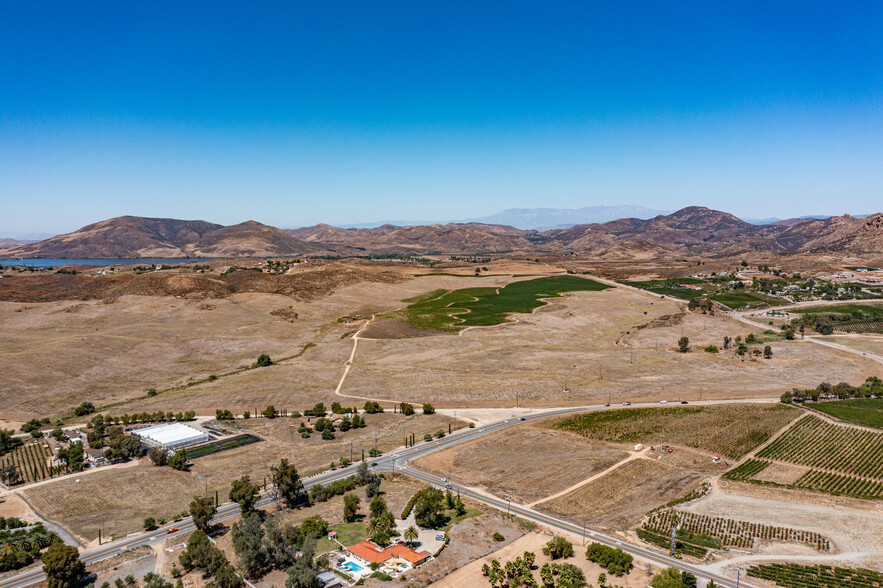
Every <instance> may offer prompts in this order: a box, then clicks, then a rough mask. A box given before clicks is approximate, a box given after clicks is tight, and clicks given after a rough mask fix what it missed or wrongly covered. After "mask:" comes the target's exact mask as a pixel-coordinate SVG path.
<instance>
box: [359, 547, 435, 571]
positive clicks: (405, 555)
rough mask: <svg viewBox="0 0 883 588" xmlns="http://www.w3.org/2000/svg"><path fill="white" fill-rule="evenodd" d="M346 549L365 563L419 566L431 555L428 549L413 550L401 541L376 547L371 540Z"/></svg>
mask: <svg viewBox="0 0 883 588" xmlns="http://www.w3.org/2000/svg"><path fill="white" fill-rule="evenodd" d="M346 550H347V551H348V552H349V553H350V555H352V556H353V557H354V558H356V559H358V560H359V561H361V562H364V563H365V564H367V565H369V566H370V565H371V564H378V565H379V564H385V563H388V562H389V563H404V564H407V565H410V566H419V565H420V564H422V563H423V562H425V561H426V560H427V559H429V558H430V557H431V554H430V553H429V552H428V551H420V552H417V551H414V550H413V549H410V548H409V547H405V546H404V545H402V544H401V543H396V544H395V545H390V546H389V547H387V548H386V549H383V548H381V547H378V546H377V545H375V544H374V543H373V542H371V541H362V542H361V543H356V544H355V545H353V546H352V547H347V548H346Z"/></svg>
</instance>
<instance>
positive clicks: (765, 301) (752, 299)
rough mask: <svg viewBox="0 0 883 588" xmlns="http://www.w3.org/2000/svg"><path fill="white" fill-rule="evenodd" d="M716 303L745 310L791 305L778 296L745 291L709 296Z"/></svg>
mask: <svg viewBox="0 0 883 588" xmlns="http://www.w3.org/2000/svg"><path fill="white" fill-rule="evenodd" d="M709 298H711V299H712V300H714V301H715V302H720V303H721V304H723V305H724V306H729V307H730V308H732V309H738V308H743V307H745V306H781V305H783V304H790V302H789V301H788V300H785V299H784V298H779V297H778V296H768V295H766V294H763V293H761V292H745V291H727V292H720V293H718V294H712V295H711V296H709Z"/></svg>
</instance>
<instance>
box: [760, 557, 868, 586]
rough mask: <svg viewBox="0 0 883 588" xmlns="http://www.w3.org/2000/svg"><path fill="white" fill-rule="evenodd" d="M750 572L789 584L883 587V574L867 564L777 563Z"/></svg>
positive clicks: (762, 565)
mask: <svg viewBox="0 0 883 588" xmlns="http://www.w3.org/2000/svg"><path fill="white" fill-rule="evenodd" d="M748 575H749V576H753V577H755V578H761V579H762V580H767V581H770V582H775V583H776V584H778V585H779V586H785V587H786V588H883V574H881V573H880V572H875V571H874V570H868V569H865V568H839V567H833V566H825V565H814V566H804V565H800V564H794V563H774V564H761V565H756V566H751V567H750V568H748Z"/></svg>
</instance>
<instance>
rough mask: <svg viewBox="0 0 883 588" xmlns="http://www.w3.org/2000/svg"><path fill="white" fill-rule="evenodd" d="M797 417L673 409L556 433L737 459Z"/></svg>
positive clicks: (593, 419)
mask: <svg viewBox="0 0 883 588" xmlns="http://www.w3.org/2000/svg"><path fill="white" fill-rule="evenodd" d="M796 414H797V413H796V412H795V411H794V410H793V409H790V408H789V407H786V406H785V405H781V404H745V405H726V406H672V407H664V408H662V407H660V408H632V409H617V410H609V411H598V412H591V413H586V414H580V415H575V416H572V417H569V418H566V419H564V420H561V421H559V422H557V423H555V424H554V425H552V426H554V427H556V428H558V429H563V430H566V431H572V432H574V433H579V434H580V435H583V436H585V437H589V438H592V439H601V440H605V441H616V442H621V443H639V442H640V443H654V442H658V441H659V435H660V434H664V436H665V442H666V443H672V444H674V445H683V446H686V447H694V448H696V449H701V450H704V451H708V452H711V453H717V454H720V455H723V456H726V457H729V458H732V459H737V458H739V457H741V456H742V455H744V454H745V453H747V452H748V451H750V450H752V449H753V448H755V447H757V446H758V445H760V444H761V443H763V442H764V441H766V440H767V439H769V438H770V437H771V436H772V435H773V433H775V432H776V431H777V430H779V429H780V428H782V427H783V426H785V425H786V424H787V423H788V422H789V421H790V420H791V419H793V418H794V417H795V415H796Z"/></svg>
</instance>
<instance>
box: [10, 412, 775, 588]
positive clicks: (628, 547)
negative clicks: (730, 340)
mask: <svg viewBox="0 0 883 588" xmlns="http://www.w3.org/2000/svg"><path fill="white" fill-rule="evenodd" d="M777 401H778V399H776V398H764V399H746V400H743V399H737V400H706V401H701V402H692V403H691V404H694V405H696V404H698V405H710V404H739V403H746V402H777ZM632 406H633V407H635V408H638V407H649V406H659V404H658V403H636V404H634V405H632ZM617 407H619V405H614V406H612V407H610V408H617ZM607 408H608V407H607V406H604V405H597V406H582V407H573V408H561V409H553V410H544V411H538V412H536V413H532V414H526V415H522V416H517V417H516V416H513V417H510V418H507V419H503V420H500V421H497V422H495V423H491V424H489V425H485V426H483V427H476V428H474V429H460V430H459V431H456V432H454V433H453V434H451V435H448V436H446V437H444V438H442V439H438V440H433V441H432V442H421V443H419V444H418V445H415V446H414V447H409V448H401V449H399V450H397V451H395V452H392V453H389V454H386V455H383V456H380V457H377V458H374V459H371V460H370V461H369V463H370V464H371V466H372V468H373V469H374V470H375V471H378V472H395V473H399V474H404V475H407V476H411V477H413V478H416V479H418V480H421V481H424V482H426V483H428V484H432V485H434V486H436V487H440V488H441V487H444V485H445V482H444V481H443V480H442V479H441V478H438V477H436V476H433V475H430V474H427V473H425V472H421V471H419V470H417V469H415V468H412V467H410V466H409V465H408V461H409V460H412V459H417V458H419V457H421V456H423V455H426V454H429V453H432V452H434V451H439V450H440V449H444V448H447V447H451V446H453V445H457V444H460V443H465V442H468V441H473V440H475V439H478V438H480V437H483V436H485V435H488V434H490V433H493V432H496V431H500V430H503V429H507V428H509V427H514V426H517V425H520V424H521V423H523V422H529V421H534V420H539V419H545V418H549V417H553V416H564V415H570V414H577V413H581V412H589V411H594V410H605V409H607ZM357 467H358V465H357V464H356V465H352V466H349V467H346V468H341V469H339V470H335V471H332V472H325V473H322V474H319V475H317V476H313V477H311V478H307V479H305V480H304V486H305V487H306V488H310V487H312V486H315V485H316V484H322V485H324V484H329V483H331V482H334V481H335V480H341V479H343V478H347V477H349V476H351V475H353V474H355V473H356V468H357ZM550 467H554V466H550ZM452 487H453V488H454V489H456V490H457V491H458V492H460V494H461V495H463V496H466V497H469V498H472V499H473V500H476V501H477V502H481V503H483V504H487V505H489V506H492V507H494V508H497V509H499V510H501V511H502V510H506V509H507V507H509V505H508V504H507V502H506V501H505V500H503V499H500V498H497V497H495V496H491V495H488V494H484V493H481V492H477V491H475V490H473V489H471V488H468V487H465V486H460V485H453V484H452ZM274 502H275V497H274V496H273V495H272V494H271V493H270V492H265V493H263V494H262V495H261V498H260V500H259V501H258V508H266V507H268V506H271V505H272V504H273V503H274ZM511 512H512V513H513V514H516V515H517V516H519V517H521V518H523V519H525V520H529V521H532V522H535V523H538V524H541V525H545V526H548V527H550V528H552V529H558V530H561V531H567V532H570V533H577V534H583V533H584V532H585V533H586V536H587V537H588V538H591V540H593V541H596V542H598V543H604V544H606V545H611V546H614V547H620V548H622V549H623V550H624V551H627V552H629V553H631V554H633V555H636V556H638V557H640V558H643V559H646V560H649V561H652V562H655V563H658V564H660V565H663V566H670V567H675V568H678V569H681V570H685V571H689V572H691V573H693V574H695V575H696V577H698V578H703V579H713V580H714V581H715V583H716V584H718V585H721V586H724V587H726V588H736V582H735V581H734V580H731V579H729V578H726V577H723V576H718V575H716V574H712V573H709V572H707V571H705V570H703V569H701V568H698V567H694V566H690V565H687V564H685V563H684V562H683V561H681V560H679V559H675V558H670V557H667V556H662V555H659V554H657V553H655V552H652V551H649V550H647V549H644V548H643V547H641V546H639V545H633V544H630V543H626V542H623V541H619V540H617V539H614V538H612V537H608V536H606V535H603V534H601V533H598V532H596V531H592V530H587V529H584V528H583V527H581V526H578V525H574V524H573V523H568V522H566V521H562V520H559V519H556V518H553V517H550V516H548V515H545V514H543V513H541V512H538V511H535V510H533V509H529V508H526V507H524V506H521V505H517V504H512V505H511ZM238 514H239V505H238V504H236V503H233V502H225V503H223V504H221V505H220V506H219V507H218V512H217V514H216V515H215V517H214V518H213V519H212V522H214V523H218V522H221V521H225V520H227V519H231V518H233V517H235V516H237V515H238ZM172 528H177V529H178V530H177V531H174V532H169V531H170V530H171V529H172ZM194 529H195V527H194V525H193V521H192V520H191V519H190V518H189V517H187V518H185V519H182V520H181V521H179V522H177V523H171V524H169V525H166V526H164V527H161V528H159V529H156V530H154V531H148V532H145V533H139V534H137V535H134V536H132V537H129V538H126V539H119V540H116V541H113V542H110V543H106V544H105V545H102V546H101V547H99V548H97V549H93V550H90V551H86V552H83V553H81V554H80V559H82V560H83V561H84V562H85V563H86V564H87V565H89V564H94V563H97V562H99V561H102V560H105V559H109V558H111V557H113V556H115V555H118V554H119V553H122V552H124V551H127V550H129V549H134V548H136V547H141V546H150V545H154V544H156V543H160V542H163V541H165V540H166V539H168V538H171V537H178V536H181V537H182V539H183V536H185V535H188V534H189V533H190V532H192V531H193V530H194ZM45 577H46V575H45V574H44V573H43V571H42V569H41V568H39V567H38V568H34V569H32V570H29V571H26V572H23V573H21V574H18V575H16V576H11V577H9V578H6V579H4V580H3V581H2V582H0V588H23V587H24V586H29V585H31V584H34V583H36V582H40V581H42V580H44V579H45ZM741 585H742V586H749V585H748V584H745V583H744V582H742V583H741Z"/></svg>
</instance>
